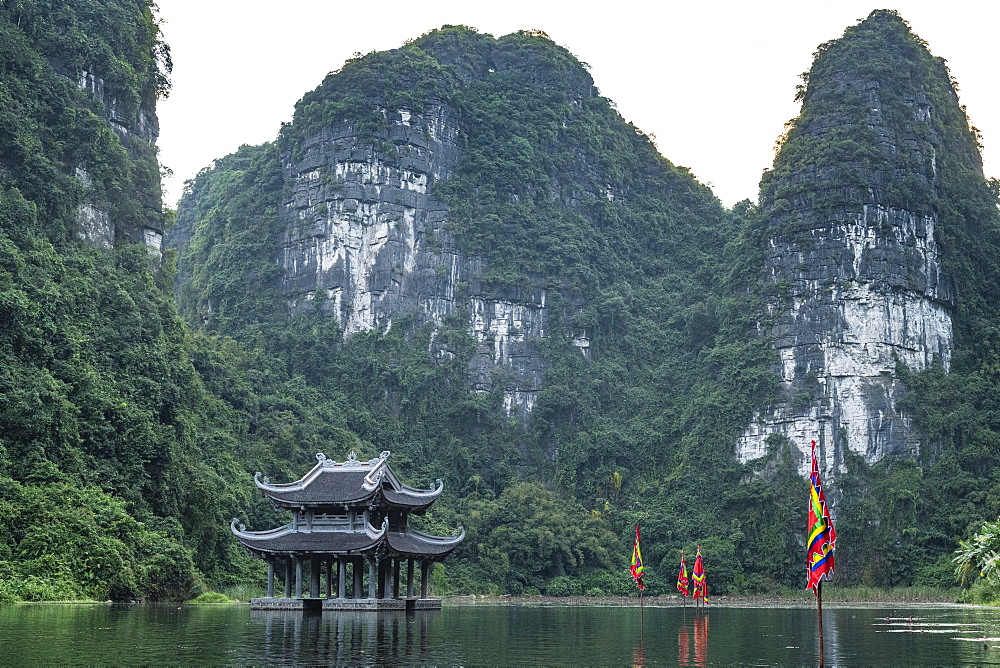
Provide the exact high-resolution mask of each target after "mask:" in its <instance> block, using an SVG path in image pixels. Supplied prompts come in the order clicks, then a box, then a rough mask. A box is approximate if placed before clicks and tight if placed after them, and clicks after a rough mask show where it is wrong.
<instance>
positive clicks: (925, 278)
mask: <svg viewBox="0 0 1000 668" xmlns="http://www.w3.org/2000/svg"><path fill="white" fill-rule="evenodd" d="M859 54H862V55H864V56H865V57H867V58H870V59H871V60H872V61H873V62H880V61H883V62H884V61H888V62H889V63H893V62H895V61H902V62H906V63H909V67H891V66H890V67H886V68H885V69H884V70H882V71H878V70H873V69H872V68H871V67H870V66H869V65H868V63H867V62H865V61H861V60H858V57H859ZM914 54H916V55H914ZM926 62H930V63H933V62H934V61H933V59H932V58H931V57H930V55H929V54H927V52H926V49H925V48H924V47H923V46H922V44H919V43H917V40H916V38H915V37H913V35H911V34H910V33H909V31H908V29H907V28H906V26H905V23H904V22H903V21H902V20H901V19H900V18H899V17H898V16H896V15H895V14H893V13H891V12H875V13H873V14H872V16H871V17H869V18H868V19H867V20H866V21H864V22H862V23H861V24H860V25H859V26H856V27H855V28H854V29H851V30H848V32H847V33H846V34H845V37H844V38H843V39H842V40H840V41H839V42H834V43H831V44H828V45H824V47H822V48H821V52H820V54H819V56H818V58H817V61H816V63H815V64H814V67H813V70H812V72H811V73H810V75H809V87H808V89H807V90H806V94H805V97H804V100H803V110H802V115H801V116H800V118H799V119H797V121H796V122H795V126H794V128H793V130H792V132H790V133H789V136H788V138H787V141H786V142H785V145H784V146H783V147H782V150H781V153H779V155H778V157H777V159H776V162H775V169H774V170H773V171H772V172H771V173H770V174H769V175H768V176H767V177H765V181H764V182H763V183H762V190H761V212H762V215H763V221H762V222H763V223H764V225H765V226H766V239H767V240H766V250H765V272H766V273H765V284H764V292H765V294H766V295H768V296H767V300H766V301H767V309H768V312H769V316H770V317H771V318H772V320H771V322H772V326H771V330H770V335H771V337H772V340H773V345H774V347H775V349H776V350H777V352H778V354H779V356H780V360H781V362H780V369H777V370H776V372H777V373H778V374H779V376H780V379H781V383H782V385H783V392H782V395H781V398H780V400H779V401H778V402H777V403H775V404H774V405H772V406H770V407H769V408H768V409H767V410H765V411H763V412H762V413H760V414H759V415H757V416H756V417H755V419H754V421H753V423H752V424H751V425H750V426H749V428H748V429H747V431H746V433H745V434H744V435H743V437H742V438H741V439H740V442H739V444H738V447H737V452H738V455H739V457H740V459H741V460H743V461H748V460H751V459H755V458H758V457H762V456H765V455H766V454H767V450H768V444H767V439H768V437H769V436H770V435H772V434H778V435H780V436H785V437H787V438H789V439H791V441H792V443H793V444H794V445H795V446H797V447H798V448H799V451H800V455H801V457H800V460H799V461H800V470H802V472H803V473H805V472H806V471H807V470H808V466H809V462H808V459H807V454H808V446H809V442H810V440H813V439H815V440H816V441H817V443H818V444H819V445H820V449H819V450H820V453H821V457H822V461H821V466H822V468H823V469H825V471H826V474H827V475H828V476H830V477H835V476H836V474H837V472H839V471H842V470H843V468H844V458H845V456H846V452H847V451H848V450H849V451H851V452H854V453H857V454H859V455H862V456H863V457H864V458H865V459H866V460H867V461H868V462H869V463H872V462H875V461H878V460H880V459H882V458H883V457H886V456H890V455H904V456H911V457H915V456H917V455H918V454H919V453H920V452H921V450H922V448H924V447H925V445H926V444H925V442H924V441H925V439H924V437H923V436H922V435H921V433H920V432H919V431H918V430H917V429H916V428H915V427H914V425H913V422H912V420H911V418H910V416H908V415H907V414H906V413H905V411H903V410H902V409H901V408H900V406H899V400H900V399H901V397H902V396H903V395H904V394H905V392H906V388H905V387H903V386H902V385H901V383H900V382H899V380H898V378H897V374H896V368H897V367H896V365H897V364H900V363H902V364H905V365H906V366H907V367H909V368H910V369H911V370H915V371H917V370H921V369H924V368H926V367H927V366H928V365H930V364H932V363H933V362H934V361H935V360H938V361H940V363H941V364H942V365H944V367H945V368H947V367H948V365H949V362H950V359H951V353H952V343H953V333H952V316H951V313H952V307H953V305H954V294H953V288H952V283H951V280H950V278H949V276H948V274H947V272H945V271H943V270H942V259H941V249H940V248H939V245H938V239H937V237H936V232H935V230H936V228H937V227H938V225H939V223H940V220H939V217H940V214H939V212H938V210H937V207H936V205H935V204H934V202H935V199H934V197H935V194H936V193H937V191H938V189H939V187H940V175H939V174H938V171H937V164H938V160H939V158H940V152H941V151H944V150H948V148H947V146H945V145H944V144H945V142H944V140H943V136H942V130H941V123H940V120H939V119H937V118H936V115H937V114H939V113H943V111H944V110H942V109H941V108H936V107H943V106H946V105H954V107H955V109H957V107H958V102H957V98H956V96H955V94H954V91H953V90H952V88H951V85H950V81H948V80H947V79H946V78H945V79H944V80H943V81H941V80H940V77H941V75H944V76H946V74H945V73H944V72H943V68H939V69H938V72H935V73H936V74H938V77H937V78H933V77H930V78H927V77H925V78H921V77H919V76H915V75H914V74H913V72H912V71H911V70H917V69H919V67H920V66H921V65H923V64H924V63H926ZM928 70H929V71H932V72H933V71H934V68H932V67H931V68H927V69H925V70H922V71H924V72H925V71H928ZM942 91H943V92H942ZM947 111H949V112H951V111H953V110H951V109H948V110H947Z"/></svg>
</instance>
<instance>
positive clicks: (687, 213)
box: [175, 27, 794, 593]
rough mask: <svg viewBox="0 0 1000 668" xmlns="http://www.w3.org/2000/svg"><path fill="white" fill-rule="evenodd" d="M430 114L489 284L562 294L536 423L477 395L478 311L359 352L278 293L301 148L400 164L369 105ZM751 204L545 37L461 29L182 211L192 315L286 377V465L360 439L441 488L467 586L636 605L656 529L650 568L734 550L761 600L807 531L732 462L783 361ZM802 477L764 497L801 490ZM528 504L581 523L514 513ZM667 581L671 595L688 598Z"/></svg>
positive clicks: (455, 570)
mask: <svg viewBox="0 0 1000 668" xmlns="http://www.w3.org/2000/svg"><path fill="white" fill-rule="evenodd" d="M432 104H442V105H444V106H446V108H447V109H449V113H450V114H452V115H454V117H456V118H457V119H458V125H459V138H458V142H459V146H460V149H461V150H460V157H459V161H458V164H457V166H456V167H455V170H454V173H453V174H452V175H451V177H450V178H448V179H445V180H442V181H439V182H435V183H432V184H431V186H430V187H431V188H432V189H433V192H434V193H435V194H436V195H437V196H438V197H440V198H442V199H443V200H444V201H445V202H446V203H447V204H448V206H449V212H450V213H449V221H448V229H449V231H450V232H451V233H452V234H454V236H455V238H456V240H457V242H458V244H459V246H460V248H461V249H462V250H463V252H464V253H465V254H466V255H467V256H476V257H481V258H483V259H484V260H485V261H486V266H487V267H488V272H487V274H486V275H485V277H484V286H483V287H484V290H485V291H486V294H487V295H490V294H493V295H496V296H499V297H504V296H505V295H510V294H517V293H519V292H522V293H525V294H526V293H529V292H530V291H532V290H537V289H545V290H546V309H547V310H548V312H549V313H553V314H557V315H554V316H552V318H553V320H552V322H553V323H554V326H555V327H556V328H557V334H556V335H553V336H550V337H548V338H547V339H546V340H544V341H541V342H538V345H539V346H540V347H541V353H542V355H543V356H544V359H545V362H546V364H547V368H546V372H545V382H544V385H543V389H542V390H541V392H540V393H539V396H538V400H537V403H536V404H535V407H534V410H533V412H532V416H531V419H530V422H529V423H528V424H520V423H516V422H512V421H511V420H509V419H508V418H506V416H505V415H504V412H503V408H502V403H501V402H502V390H503V385H502V383H498V384H496V386H495V388H496V389H495V390H494V391H493V392H492V393H487V394H470V393H469V391H468V379H467V373H468V371H467V369H468V366H469V362H470V360H471V357H472V355H473V353H474V352H475V341H474V339H473V338H472V336H471V335H470V334H469V332H468V329H467V328H468V324H467V318H468V314H467V313H464V312H463V311H459V312H457V313H456V314H455V315H454V316H453V317H451V318H449V319H448V320H446V321H445V322H444V323H443V325H442V326H441V327H440V328H439V330H438V331H437V332H436V334H435V335H434V336H435V338H434V341H436V342H447V344H448V345H449V349H450V350H452V351H453V352H454V353H455V356H454V358H453V359H450V360H445V361H441V360H437V359H435V358H434V357H433V355H432V354H431V352H430V348H431V346H430V341H431V339H430V337H431V330H430V328H429V326H418V325H417V324H415V323H414V322H413V321H411V322H410V323H409V324H408V323H407V322H406V321H403V322H397V321H394V322H393V326H392V328H391V330H390V331H389V332H386V333H383V332H379V331H371V332H366V333H359V334H354V335H353V336H351V337H350V338H349V339H348V340H347V341H346V342H345V341H343V338H342V336H341V333H340V332H339V331H337V326H336V323H335V321H334V319H332V318H329V317H327V316H325V315H324V313H323V309H322V301H323V299H324V298H325V296H324V295H323V294H322V293H321V292H320V291H317V293H316V295H315V299H314V306H315V309H314V311H313V312H311V313H307V314H304V315H299V316H296V317H290V316H289V315H288V314H287V311H286V307H285V305H284V303H283V300H282V293H281V290H280V288H281V286H280V283H279V279H280V277H279V276H277V275H276V273H275V272H276V265H275V258H276V257H277V255H278V242H279V239H280V238H281V235H282V230H281V229H280V226H278V227H276V223H278V221H279V219H280V216H279V215H278V212H279V211H281V207H282V206H283V205H284V200H283V199H282V198H283V197H287V192H284V189H285V184H284V182H283V176H282V172H281V169H280V168H279V163H281V162H282V161H283V158H282V157H281V156H288V157H289V158H290V159H293V160H294V159H296V158H297V156H300V155H301V154H302V153H303V151H302V149H301V146H302V144H303V143H304V142H307V141H309V140H310V139H311V138H312V137H313V136H315V135H318V134H320V133H322V132H324V129H325V128H326V127H328V126H330V125H331V124H337V123H340V122H342V121H345V120H347V121H350V122H351V123H352V124H353V127H354V130H355V132H356V133H357V134H358V136H360V137H362V138H367V139H368V141H370V142H371V143H372V145H373V146H374V147H375V148H377V149H378V150H379V151H381V152H385V153H387V154H389V155H391V152H392V148H391V147H390V146H387V145H386V144H385V141H386V140H385V139H384V137H385V136H386V127H387V122H388V121H387V120H386V118H385V116H384V115H383V114H381V113H378V112H377V111H373V110H379V109H384V108H396V107H399V106H402V107H405V108H407V109H409V110H411V111H413V112H417V111H422V110H426V109H428V108H429V107H430V105H432ZM746 212H747V208H746V207H741V208H739V209H738V211H737V212H727V211H725V210H724V209H723V208H722V207H721V206H720V205H719V203H718V201H717V200H716V199H715V198H714V197H713V196H712V194H711V192H710V191H709V190H708V188H706V187H705V186H703V185H701V184H699V183H698V182H697V181H696V180H695V179H694V178H693V177H692V176H691V175H690V173H688V171H687V170H686V169H685V168H681V167H676V166H674V165H672V164H670V163H669V162H668V161H667V160H665V159H664V158H662V157H661V156H660V155H659V154H658V153H657V151H656V149H655V147H654V146H653V145H652V143H651V142H650V141H649V139H648V138H647V137H646V136H644V135H643V134H642V133H641V132H640V131H638V130H637V129H636V128H635V127H634V126H632V125H630V124H628V123H626V122H625V121H624V120H622V119H621V117H620V116H619V115H618V114H617V113H616V112H615V111H614V110H613V108H612V107H611V105H610V103H609V102H608V100H606V99H605V98H602V97H600V96H599V94H598V93H597V92H596V89H595V88H594V87H593V82H592V80H591V78H590V75H589V74H588V73H587V71H586V69H585V68H584V67H583V66H582V65H581V64H580V63H579V62H578V61H576V59H575V58H573V57H572V56H571V55H570V54H569V53H568V52H567V51H566V50H565V49H562V48H561V47H558V46H556V45H555V44H553V43H552V42H551V41H550V40H549V39H548V38H547V37H546V36H544V35H543V34H539V33H529V32H521V33H515V34H511V35H506V36H504V37H500V38H498V39H494V38H492V37H490V36H488V35H481V34H478V33H476V32H474V31H472V30H469V29H467V28H462V27H445V28H444V29H442V30H438V31H433V32H431V33H429V34H427V35H425V36H423V37H421V38H420V39H417V40H415V41H413V42H411V43H409V44H407V45H405V46H403V47H401V48H400V49H397V50H394V51H391V52H382V53H372V54H369V55H367V56H362V57H359V58H356V59H354V60H352V61H350V62H348V63H347V64H346V65H345V66H344V68H343V69H342V70H341V71H340V72H338V73H335V74H332V75H330V76H329V77H328V78H327V80H326V81H325V82H324V83H323V85H322V86H321V87H319V88H317V89H316V90H314V91H312V92H310V93H308V94H307V95H305V96H304V97H303V99H302V101H301V102H300V103H299V105H298V106H297V109H296V114H295V117H294V119H293V122H292V123H291V124H290V125H286V126H284V127H283V129H282V132H281V134H280V136H279V138H278V139H277V141H276V142H275V143H272V144H267V145H264V146H260V147H243V148H242V149H241V150H240V151H239V152H238V153H236V154H233V155H231V156H228V157H226V158H223V159H222V160H220V161H218V162H217V163H216V165H215V166H214V168H213V169H211V170H206V171H204V172H202V173H201V174H199V175H198V177H197V178H196V179H195V180H194V181H193V182H192V183H191V188H190V192H189V194H188V195H186V197H185V198H184V200H183V201H182V203H181V206H180V209H179V212H178V218H179V225H178V229H177V231H176V233H175V234H176V235H177V237H176V238H178V239H180V240H181V241H180V243H181V244H182V246H181V248H180V251H181V255H180V264H179V268H180V271H179V278H180V280H179V281H178V295H179V308H180V310H181V312H182V313H184V314H185V315H186V316H187V317H188V318H189V322H191V323H192V324H193V325H196V326H199V327H203V328H204V329H205V331H206V332H209V333H211V334H213V335H215V336H218V337H220V338H219V339H218V340H220V341H224V340H226V339H227V338H232V339H234V340H235V341H237V342H239V347H241V348H242V349H246V348H252V349H253V350H254V351H255V353H254V355H255V359H256V360H257V361H258V363H259V364H260V365H261V366H260V367H259V368H258V369H257V371H258V373H259V374H260V375H259V377H260V378H261V379H266V380H265V381H264V382H260V381H255V382H254V383H252V385H253V388H254V392H258V393H260V395H261V396H260V400H261V401H266V402H268V403H269V404H271V405H274V406H287V409H286V410H288V411H289V419H290V422H291V423H292V424H294V429H295V434H294V437H292V438H290V439H289V440H290V441H294V444H292V443H289V444H288V445H287V446H283V447H282V450H281V452H282V459H283V461H284V463H285V470H287V471H290V472H294V471H295V470H296V469H297V467H300V466H301V465H302V464H301V462H303V461H307V460H308V456H309V455H308V454H306V450H307V449H308V448H310V447H312V448H313V449H325V451H326V452H327V453H329V452H330V451H331V450H333V451H334V452H336V448H337V445H340V446H341V449H343V450H345V451H346V449H348V448H349V447H351V446H352V442H351V440H350V438H351V437H355V438H357V439H359V442H358V443H357V444H355V447H360V448H362V449H363V450H365V451H366V452H377V451H378V450H381V449H389V450H392V452H393V457H394V461H395V463H394V466H396V467H397V470H400V471H401V472H402V473H403V474H404V476H406V477H407V478H408V479H412V480H415V481H420V480H428V479H432V478H433V477H436V476H442V477H444V478H445V482H446V486H447V489H448V492H447V493H446V494H445V495H444V497H443V498H442V500H441V501H439V502H438V504H437V505H436V506H435V510H434V512H433V513H432V516H431V517H429V518H428V519H427V522H428V523H429V524H431V525H433V526H439V527H441V528H442V529H443V528H445V527H453V526H455V525H457V524H464V525H465V527H466V529H467V531H468V532H469V538H468V539H467V541H466V543H465V545H464V546H463V547H462V548H461V549H460V550H459V552H457V553H456V555H454V557H453V558H452V559H450V560H449V562H448V564H447V565H446V571H447V573H448V574H449V575H448V576H447V584H448V585H449V586H451V587H452V588H454V589H455V590H460V591H462V590H464V591H468V590H475V591H488V590H494V591H510V592H529V593H530V592H536V591H537V592H544V591H547V590H548V588H549V586H550V585H551V583H552V582H555V579H557V578H558V583H557V584H556V585H555V589H558V590H560V591H561V590H566V591H567V592H585V591H591V590H600V591H605V592H607V593H619V592H620V593H624V592H626V591H628V588H627V587H628V583H627V581H626V580H625V579H623V578H621V577H620V574H621V573H624V572H625V571H624V562H625V560H626V559H627V556H628V541H629V536H630V535H631V532H632V528H633V526H634V524H635V523H636V522H638V521H641V522H642V523H643V524H644V527H646V528H645V529H644V536H645V537H646V541H647V543H648V544H649V546H650V547H649V548H648V551H649V552H648V553H649V554H654V555H660V556H659V557H658V558H662V559H663V560H664V561H665V562H667V563H670V564H672V562H673V561H674V559H675V554H674V551H673V550H668V549H667V546H680V545H683V544H688V543H690V544H691V545H692V546H693V542H694V541H695V540H697V539H699V538H704V539H706V543H707V544H709V543H710V544H711V546H712V547H713V549H715V550H716V555H718V556H717V559H718V561H717V564H718V577H717V579H716V583H715V585H714V586H715V587H717V590H718V591H726V590H728V589H739V588H741V587H742V588H747V587H751V586H754V584H753V583H754V582H757V581H756V580H754V579H753V578H751V577H750V576H749V574H748V572H749V570H750V568H751V567H752V564H753V563H754V562H755V561H756V559H755V558H754V556H753V555H754V553H755V552H756V551H759V550H760V549H761V547H762V544H763V543H762V541H765V542H766V541H771V542H774V541H777V542H776V543H775V544H776V545H779V547H778V549H785V548H787V543H788V542H789V540H791V538H790V536H791V529H790V527H789V523H790V522H793V521H794V520H791V519H790V517H785V516H782V518H781V519H780V520H779V521H778V523H777V524H778V526H779V527H780V528H777V529H775V530H773V531H771V532H770V533H768V534H767V535H766V536H765V535H764V534H762V533H761V531H759V530H758V529H759V527H763V526H764V525H765V524H768V523H771V524H773V523H774V521H773V519H771V520H769V519H768V518H767V513H768V510H767V509H766V508H765V507H763V506H762V507H760V510H759V512H748V511H747V509H746V508H745V507H744V505H743V504H744V503H745V501H746V498H747V496H746V494H745V492H744V490H743V489H742V488H741V487H740V486H739V484H738V482H739V480H740V477H741V476H742V474H743V471H742V467H740V466H739V465H738V464H736V463H735V462H734V461H733V458H732V454H731V451H730V444H731V443H732V442H733V441H734V439H735V437H736V436H737V435H738V434H739V433H740V432H741V430H742V429H743V426H744V425H745V424H746V422H747V420H748V419H749V417H750V414H751V411H752V408H753V406H754V405H756V403H757V402H759V401H760V399H761V398H762V397H766V396H768V394H769V392H770V391H771V389H772V387H773V384H774V381H773V377H772V375H771V373H770V371H769V369H768V367H767V362H769V361H770V359H771V356H772V355H773V353H772V352H771V350H770V348H769V347H768V345H767V342H766V341H762V340H754V339H752V337H751V336H750V334H749V333H750V332H752V331H753V325H752V324H751V322H750V321H749V319H748V314H749V313H750V310H749V304H748V303H747V301H746V300H745V296H737V295H736V294H734V292H733V290H732V289H731V288H730V287H729V286H730V285H735V284H739V283H741V280H742V277H743V276H744V274H745V273H746V272H747V271H749V269H748V266H747V259H746V257H745V255H741V254H739V253H737V252H735V250H734V253H733V255H732V256H731V257H730V256H727V255H726V254H725V253H724V249H725V248H726V247H727V244H728V243H730V242H731V241H733V240H735V239H737V238H738V230H739V227H740V225H741V224H742V220H743V218H742V217H743V216H744V215H745V213H746ZM559 314H562V315H559ZM574 329H575V330H585V331H587V332H588V334H589V336H590V338H591V342H592V343H591V355H592V357H591V359H590V360H587V359H585V358H584V357H583V356H582V355H581V354H580V351H579V349H578V348H577V347H576V346H574V345H573V343H572V341H571V340H570V338H569V337H568V336H567V335H566V334H565V333H564V332H566V333H568V332H569V331H571V330H574ZM220 390H221V388H220ZM293 396H294V399H295V400H294V401H293V400H292V397H293ZM265 397H266V398H265ZM246 437H247V438H248V439H249V441H250V443H251V444H252V445H251V446H250V447H251V450H258V449H260V450H268V449H273V448H274V447H275V445H276V444H275V442H274V436H273V435H272V434H269V433H267V432H263V431H252V430H251V431H249V432H248V434H247V435H246ZM331 442H332V443H333V444H334V445H329V443H331ZM341 456H342V455H341ZM397 458H398V459H397ZM787 481H788V479H787V478H783V479H782V482H781V483H775V482H772V483H767V482H760V483H759V484H758V488H759V489H758V491H759V492H761V493H762V494H769V495H779V496H780V495H781V494H782V493H783V492H782V490H783V489H784V487H782V485H783V484H784V483H785V482H787ZM550 498H551V500H550ZM782 498H784V497H782ZM516 499H521V500H520V501H518V500H516ZM529 499H534V503H536V504H540V505H542V506H545V507H552V508H556V507H559V508H560V512H558V513H555V512H545V513H535V512H531V513H528V515H530V518H529V516H528V515H525V516H524V517H521V518H512V517H505V515H504V513H506V512H509V513H516V512H517V510H516V509H517V508H519V507H523V506H524V505H525V504H527V503H528V500H529ZM789 507H790V506H789ZM503 509H508V510H503ZM564 513H572V515H570V516H566V517H563V515H564ZM580 513H582V514H580ZM522 514H523V513H522ZM577 514H579V515H577ZM573 515H577V516H578V517H580V518H584V517H586V518H588V519H586V521H584V520H583V519H570V517H571V516H573ZM511 522H513V523H514V524H516V525H517V527H516V528H515V527H514V526H511ZM566 522H570V523H572V524H573V525H574V526H577V527H578V529H574V532H575V533H578V534H579V535H577V536H576V537H573V536H571V535H569V534H567V528H566V527H565V526H564V524H565V523H566ZM532 524H536V525H538V526H536V527H535V528H533V527H532V526H531V525H532ZM521 525H524V526H521ZM536 532H540V533H537V535H536ZM772 534H773V535H772ZM615 535H617V538H616V539H615V538H612V536H615ZM543 536H549V538H544V539H543ZM710 536H712V538H710ZM539 541H542V542H539ZM770 544H771V543H768V545H770ZM536 546H537V549H538V550H540V551H539V552H538V553H537V556H534V552H533V550H534V549H536ZM543 546H547V547H543ZM588 546H589V547H588ZM552 550H555V551H556V552H554V553H553V554H549V553H548V552H547V551H552ZM555 553H559V554H563V553H565V555H566V558H565V559H562V558H559V559H555V557H554V554H555ZM723 555H724V556H723ZM553 559H555V560H554V561H553ZM723 560H725V562H726V563H725V565H723V563H722V562H723ZM772 563H773V562H772ZM671 568H672V566H671ZM666 570H668V569H666V568H665V569H664V572H666ZM771 575H774V576H775V577H778V578H779V579H782V580H783V581H789V582H790V581H791V579H790V578H788V577H787V575H782V574H780V573H779V572H778V571H777V569H775V570H774V571H773V573H772V572H769V573H768V576H767V577H770V576H771ZM758 580H759V578H758ZM651 581H652V582H653V584H652V587H653V589H654V591H659V590H665V588H666V587H667V585H669V582H667V581H666V579H663V580H661V581H659V582H657V581H656V579H651Z"/></svg>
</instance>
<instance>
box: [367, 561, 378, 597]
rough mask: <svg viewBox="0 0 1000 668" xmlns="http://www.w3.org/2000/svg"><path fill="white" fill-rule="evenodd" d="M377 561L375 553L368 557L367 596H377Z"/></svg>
mask: <svg viewBox="0 0 1000 668" xmlns="http://www.w3.org/2000/svg"><path fill="white" fill-rule="evenodd" d="M377 592H378V562H377V561H375V555H374V554H373V555H372V556H370V557H368V598H378V597H377V596H376V593H377Z"/></svg>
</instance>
